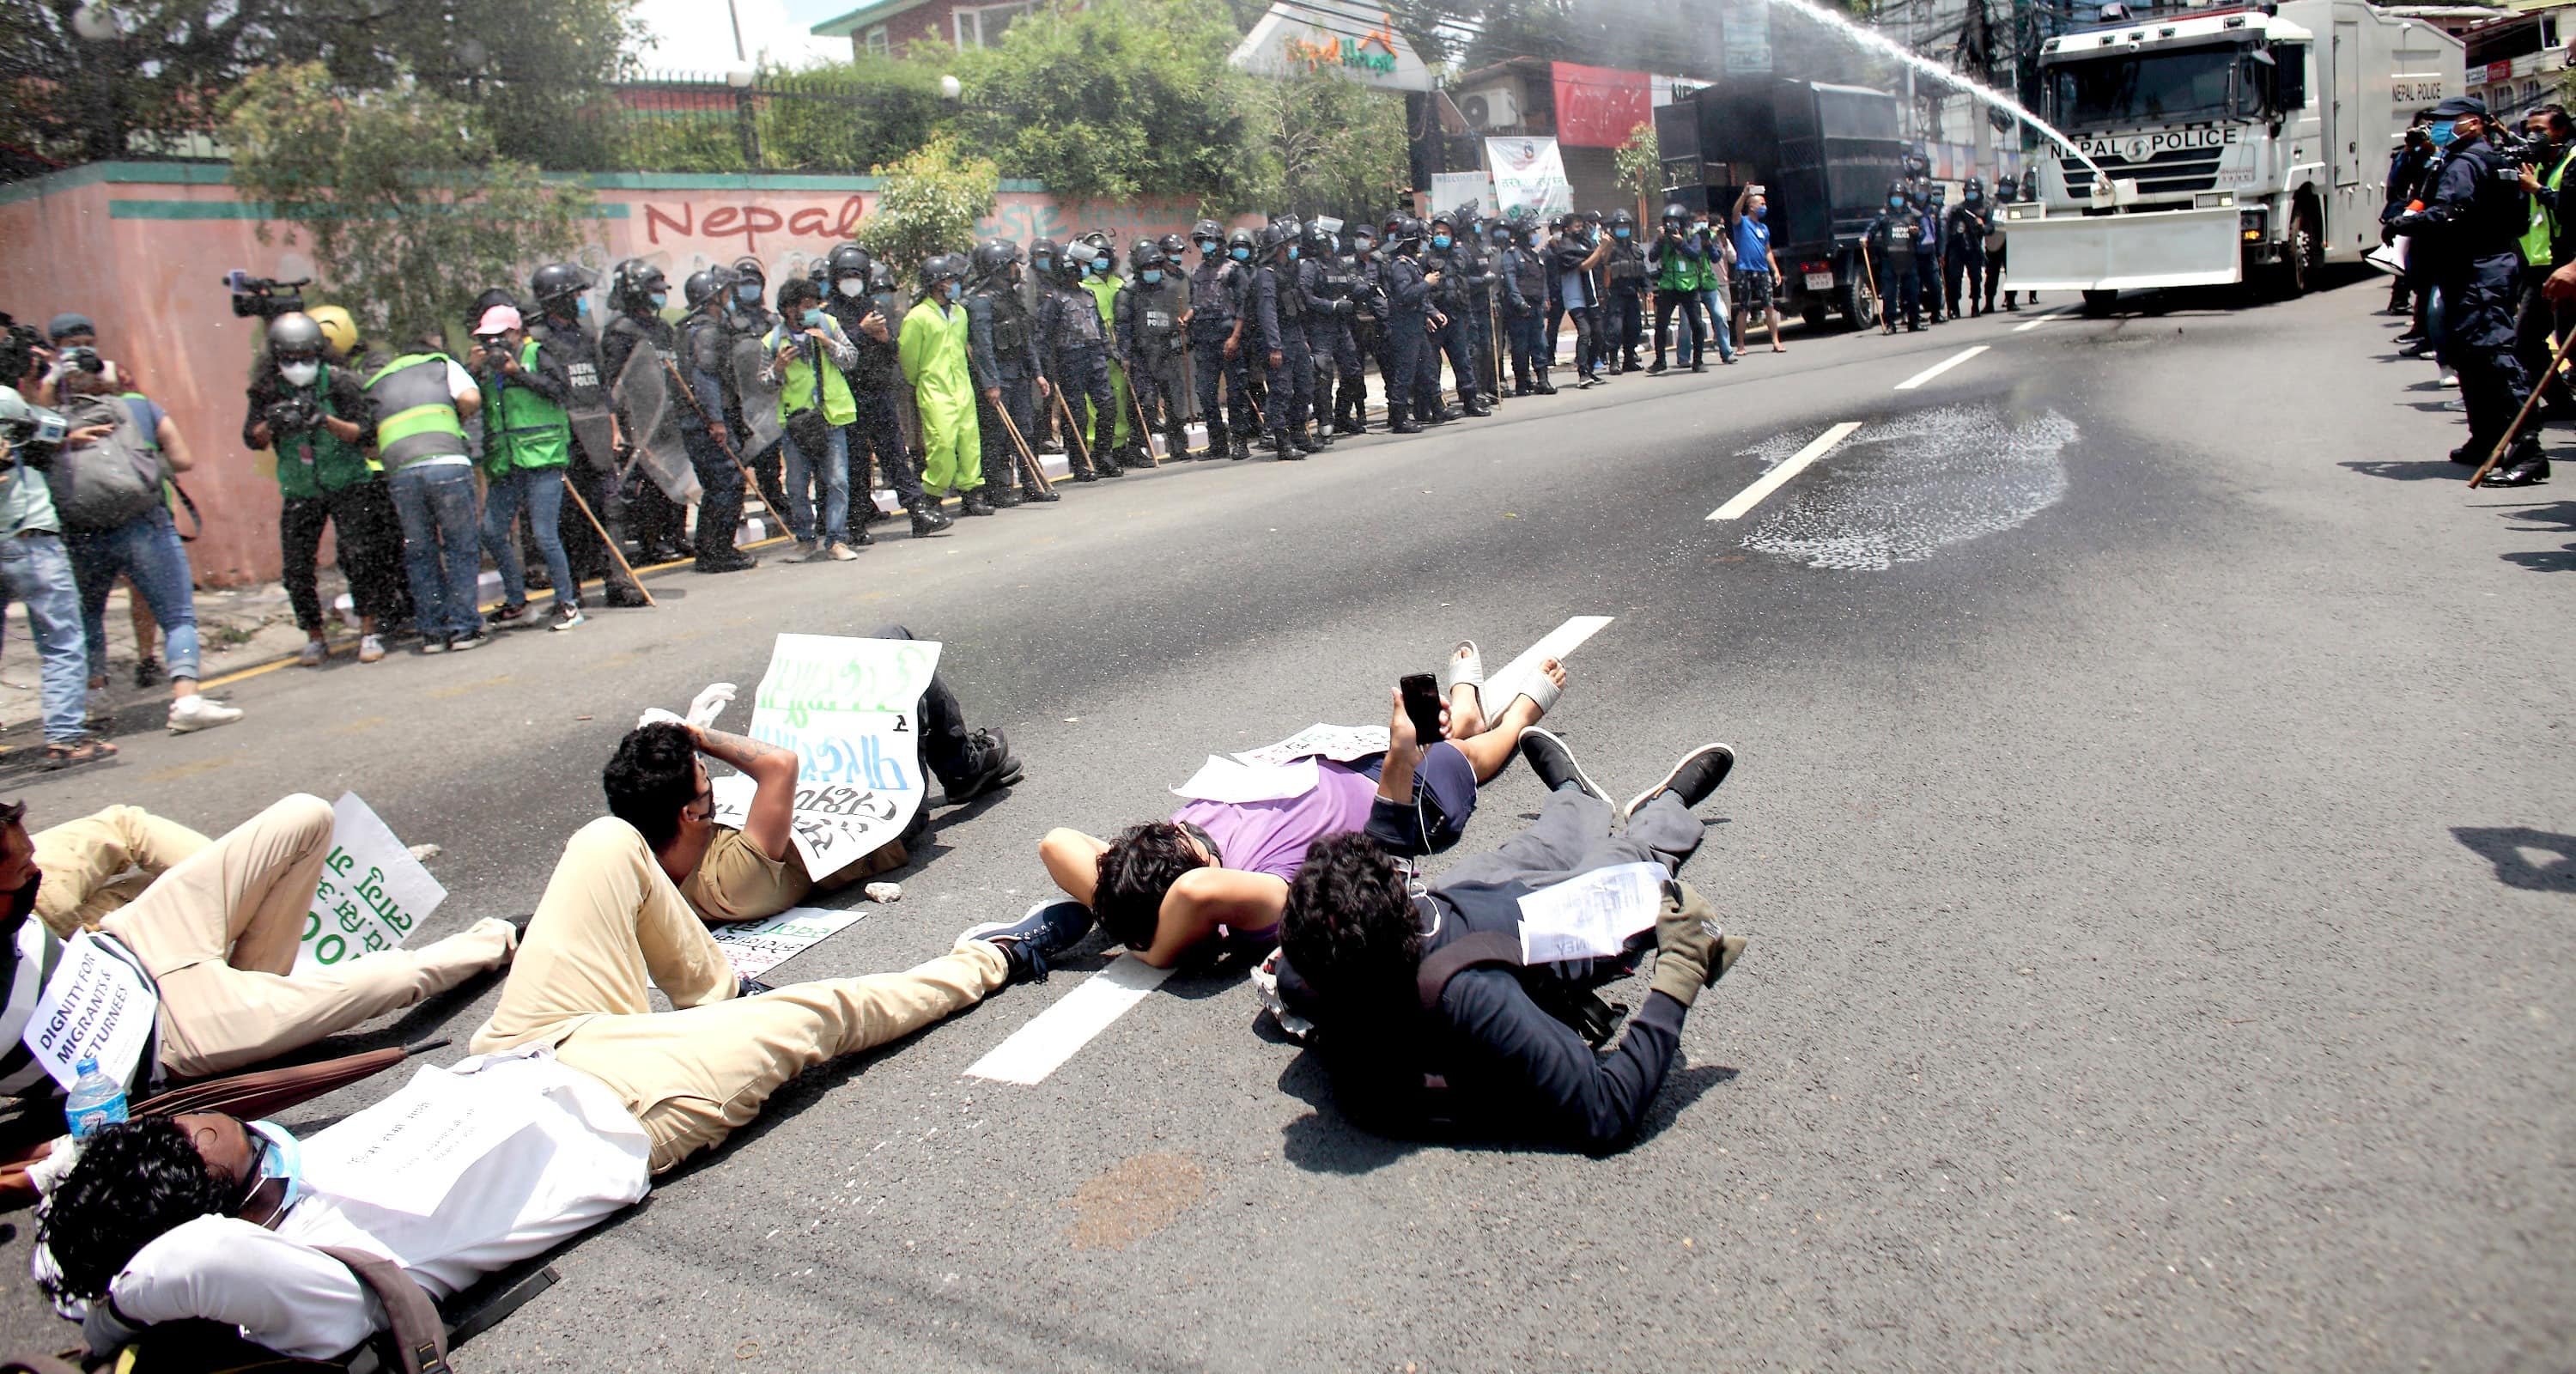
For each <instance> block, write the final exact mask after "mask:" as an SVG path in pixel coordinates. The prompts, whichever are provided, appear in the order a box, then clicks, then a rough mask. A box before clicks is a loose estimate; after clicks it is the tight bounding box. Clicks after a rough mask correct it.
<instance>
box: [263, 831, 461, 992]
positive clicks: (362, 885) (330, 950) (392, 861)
mask: <svg viewBox="0 0 2576 1374" xmlns="http://www.w3.org/2000/svg"><path fill="white" fill-rule="evenodd" d="M446 900H447V889H446V888H444V887H442V886H440V885H439V882H438V880H437V879H436V878H433V877H431V876H429V870H428V869H426V868H423V867H421V866H420V860H418V859H415V858H413V857H412V856H411V851H410V850H409V849H407V848H405V847H404V846H403V842H402V841H401V840H399V839H397V838H395V837H394V832H393V831H392V830H391V829H389V828H387V827H386V825H385V823H384V822H383V821H382V820H381V819H378V817H377V816H376V813H375V812H374V811H372V810H370V809H368V806H367V804H366V803H365V802H363V801H360V800H359V799H358V794H357V793H355V792H343V793H341V794H340V800H339V801H338V802H336V803H334V804H333V805H332V807H331V853H330V856H329V857H328V858H326V859H324V860H323V861H322V882H321V884H320V885H319V886H317V887H316V888H315V889H314V891H313V906H312V909H311V910H310V911H308V912H307V913H306V914H305V917H304V941H303V943H302V944H301V945H299V946H297V948H296V951H295V971H296V972H297V973H311V972H313V971H315V970H316V969H326V968H331V967H333V966H335V965H338V964H342V963H346V962H348V961H349V960H351V959H355V958H357V957H359V956H360V955H365V954H373V953H375V952H376V951H378V950H386V949H392V948H394V947H395V946H397V945H400V944H401V943H402V942H403V941H405V940H407V939H410V938H411V933H412V932H413V931H414V930H417V929H419V928H420V923H421V922H422V921H425V920H428V919H429V914H430V913H431V912H433V911H436V910H438V904H439V903H441V902H443V901H446Z"/></svg>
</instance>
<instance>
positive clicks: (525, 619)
mask: <svg viewBox="0 0 2576 1374" xmlns="http://www.w3.org/2000/svg"><path fill="white" fill-rule="evenodd" d="M544 623H546V613H545V612H544V611H541V610H538V609H537V603H535V602H533V601H523V602H521V603H519V609H517V610H515V611H512V610H504V611H502V612H500V613H499V614H497V615H495V616H493V617H492V628H493V629H496V630H524V629H527V628H529V627H531V626H535V625H543V624H544Z"/></svg>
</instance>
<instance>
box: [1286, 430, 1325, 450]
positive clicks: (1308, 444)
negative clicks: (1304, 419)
mask: <svg viewBox="0 0 2576 1374" xmlns="http://www.w3.org/2000/svg"><path fill="white" fill-rule="evenodd" d="M1288 442H1290V443H1292V444H1295V445H1296V446H1297V451H1298V452H1299V453H1321V452H1323V451H1324V447H1325V440H1324V438H1323V436H1322V435H1321V434H1320V433H1313V434H1310V433H1308V432H1307V429H1306V426H1304V425H1299V426H1297V427H1296V428H1295V429H1293V430H1290V431H1289V432H1288Z"/></svg>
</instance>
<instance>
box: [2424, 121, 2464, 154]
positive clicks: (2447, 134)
mask: <svg viewBox="0 0 2576 1374" xmlns="http://www.w3.org/2000/svg"><path fill="white" fill-rule="evenodd" d="M2424 133H2425V136H2426V137H2428V138H2430V139H2432V140H2433V146H2434V147H2436V148H2448V147H2450V146H2451V140H2452V139H2455V138H2458V137H2459V136H2460V130H2459V126H2458V125H2456V124H2454V123H2452V122H2451V121H2450V120H2447V119H2446V120H2443V121H2442V122H2441V123H2439V124H2434V125H2431V126H2429V127H2427V128H2426V129H2425V130H2424Z"/></svg>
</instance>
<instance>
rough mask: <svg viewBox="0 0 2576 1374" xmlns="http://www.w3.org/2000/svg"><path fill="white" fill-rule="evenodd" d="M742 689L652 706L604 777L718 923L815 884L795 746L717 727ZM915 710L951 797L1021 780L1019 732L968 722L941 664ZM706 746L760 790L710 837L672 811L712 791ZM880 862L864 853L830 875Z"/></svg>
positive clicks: (612, 795)
mask: <svg viewBox="0 0 2576 1374" xmlns="http://www.w3.org/2000/svg"><path fill="white" fill-rule="evenodd" d="M866 637H867V638H869V639H910V638H912V637H913V634H912V632H911V631H910V630H907V629H905V628H904V627H903V626H901V625H885V626H880V627H879V628H878V629H877V630H876V631H875V632H874V633H872V634H870V635H868V636H866ZM735 691H736V688H735V687H734V685H733V684H732V683H730V682H719V683H715V684H713V685H712V686H709V687H708V688H707V689H706V690H705V691H703V692H700V693H698V698H697V700H696V701H694V702H692V703H690V705H689V714H688V716H687V717H686V718H685V719H684V718H682V717H679V716H675V715H673V714H671V713H670V712H668V711H665V710H662V709H661V708H659V707H656V708H654V709H652V710H649V711H646V712H645V713H644V718H643V719H642V720H641V721H639V722H637V724H636V727H635V728H634V729H633V730H630V731H628V732H627V734H626V738H625V739H623V740H620V741H619V742H618V745H617V752H616V753H615V754H613V755H611V756H610V757H609V760H608V769H607V773H606V775H605V776H604V777H603V778H602V779H601V781H602V784H603V786H604V787H605V788H606V789H607V792H608V813H609V814H610V815H612V816H615V817H617V818H618V819H620V820H622V821H625V822H626V823H627V824H628V825H631V826H633V827H634V828H635V829H636V831H637V832H639V833H641V834H642V835H644V836H645V838H646V840H647V842H648V843H649V844H650V845H651V846H652V849H653V857H654V859H655V861H656V862H658V863H659V864H660V865H661V867H662V871H663V873H664V874H665V876H667V877H669V878H670V880H671V881H672V882H674V883H676V884H678V885H679V889H680V895H681V896H682V897H683V898H685V899H686V900H687V901H688V903H689V905H690V907H691V908H692V909H694V910H695V911H696V912H697V913H698V916H699V919H701V920H705V921H711V922H717V923H723V922H729V921H756V920H759V919H761V918H763V917H766V916H775V915H777V914H778V913H779V912H782V911H785V910H786V909H787V908H789V907H791V906H794V905H796V904H797V903H798V902H801V901H803V900H805V895H806V894H807V893H808V892H811V891H812V890H813V889H814V887H815V882H814V879H813V878H812V877H811V876H810V875H808V874H807V873H806V871H805V860H804V858H803V856H801V855H799V854H798V853H797V852H796V847H795V844H794V843H793V841H792V840H791V839H790V837H789V834H788V825H789V822H790V820H791V819H792V817H793V814H794V809H795V805H796V773H797V763H796V755H795V753H794V752H793V751H790V750H786V749H776V748H772V747H770V746H768V745H765V744H761V743H760V742H758V741H756V740H752V739H748V738H746V737H744V736H741V735H730V734H726V733H725V732H723V731H721V730H716V729H712V728H710V727H712V726H713V725H714V723H715V720H716V717H717V716H719V715H721V714H722V713H723V711H724V708H725V707H726V705H727V704H729V703H731V702H732V700H733V698H734V693H735ZM915 714H916V716H917V720H916V722H915V723H916V724H917V725H918V727H919V731H920V740H921V753H920V763H921V766H922V768H923V770H924V772H925V773H926V774H927V775H928V776H932V777H936V778H938V779H939V781H940V786H941V788H942V789H943V790H944V791H945V793H946V797H947V801H948V804H949V805H951V806H957V805H960V804H963V803H965V802H967V801H971V800H973V799H974V798H976V797H979V796H982V795H983V794H985V793H987V792H991V791H994V790H996V789H999V788H1003V787H1008V786H1010V785H1011V784H1013V783H1015V782H1018V781H1019V780H1020V761H1019V758H1018V757H1017V756H1016V755H1014V754H1012V753H1011V745H1010V741H1009V740H1008V739H1007V738H1005V737H1004V736H1003V734H1002V732H1001V731H999V730H991V729H977V730H972V731H970V730H968V729H967V728H966V713H965V711H964V709H963V708H961V707H960V706H959V705H958V704H957V694H956V693H955V692H952V691H950V690H949V687H948V684H947V683H946V682H945V681H943V680H942V679H941V678H940V677H939V675H938V674H937V673H933V674H931V678H930V685H929V686H928V687H927V688H924V689H923V691H922V693H921V704H920V708H919V710H918V711H917V712H916V713H915ZM700 754H704V755H706V756H707V757H709V758H712V759H716V760H719V761H721V762H724V763H728V764H731V765H733V766H734V767H735V768H737V769H739V770H741V771H742V772H743V773H745V774H747V775H748V776H749V777H750V778H751V779H752V785H753V791H752V797H751V805H750V806H749V807H748V808H747V809H746V811H745V814H744V816H743V823H742V825H741V826H740V827H739V828H737V827H734V826H730V825H717V824H714V823H713V822H712V821H710V822H709V824H708V825H707V826H706V827H705V828H704V832H703V838H702V839H698V840H695V841H694V842H692V839H691V837H692V836H694V835H698V834H699V833H700V832H698V831H695V830H692V829H691V828H690V827H688V826H685V825H681V826H676V827H675V826H674V824H673V821H672V818H673V816H674V815H675V814H681V813H683V812H684V810H685V808H687V807H688V806H690V805H691V804H692V803H691V799H692V798H694V797H700V796H709V795H711V794H710V793H709V790H708V782H707V770H706V765H705V764H703V763H700V762H699V761H698V756H699V755H700ZM929 814H930V812H929V807H928V806H927V805H925V806H923V807H922V809H921V810H919V811H917V812H915V813H914V815H913V823H912V825H911V827H909V828H908V829H906V830H905V831H904V833H903V836H902V839H903V840H904V841H906V842H908V841H910V840H911V839H913V838H914V837H916V836H918V835H919V834H920V833H921V831H922V830H923V829H924V828H925V827H926V826H927V825H928V824H929ZM881 871H883V870H882V869H871V868H870V867H869V866H868V865H867V863H866V861H865V860H862V861H860V862H859V863H857V864H854V865H852V866H851V867H850V868H848V869H845V870H843V872H842V875H835V876H834V878H832V879H827V880H826V883H825V885H826V886H830V885H833V883H835V882H846V881H849V880H850V879H851V878H855V877H857V876H859V875H861V874H864V873H869V872H881ZM844 875H846V876H844Z"/></svg>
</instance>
